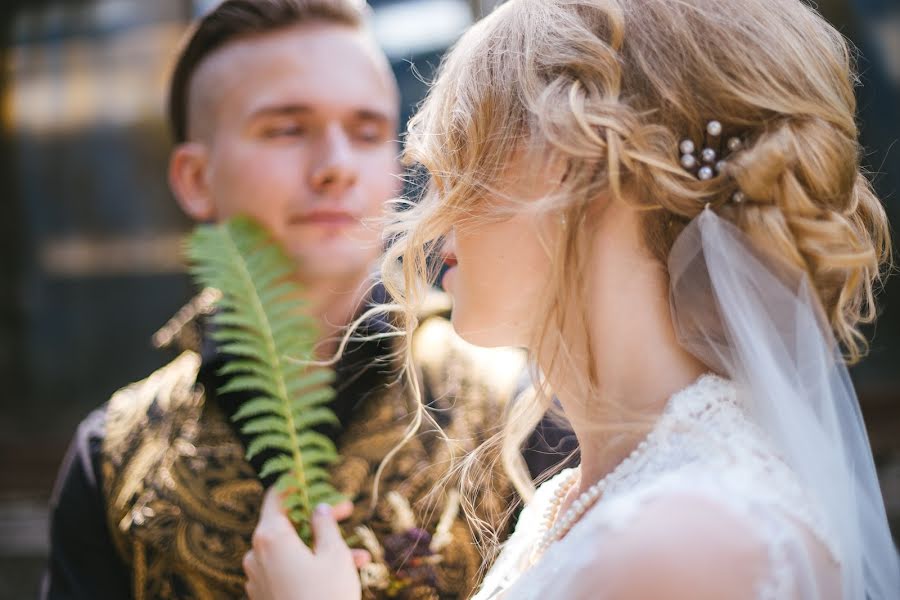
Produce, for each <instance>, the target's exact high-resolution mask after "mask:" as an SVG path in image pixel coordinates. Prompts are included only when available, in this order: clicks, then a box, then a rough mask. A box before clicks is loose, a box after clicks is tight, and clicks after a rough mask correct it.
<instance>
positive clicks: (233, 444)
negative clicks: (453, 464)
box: [102, 317, 524, 600]
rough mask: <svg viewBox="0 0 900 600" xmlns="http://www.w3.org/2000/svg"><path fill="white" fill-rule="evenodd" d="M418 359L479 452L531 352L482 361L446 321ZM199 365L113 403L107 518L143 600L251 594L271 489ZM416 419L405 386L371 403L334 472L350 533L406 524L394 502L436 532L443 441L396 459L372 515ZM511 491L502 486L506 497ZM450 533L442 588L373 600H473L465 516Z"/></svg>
mask: <svg viewBox="0 0 900 600" xmlns="http://www.w3.org/2000/svg"><path fill="white" fill-rule="evenodd" d="M413 352H414V360H415V362H416V365H417V367H418V368H419V369H420V371H421V372H422V374H423V380H424V381H425V382H426V385H427V386H428V392H429V394H428V395H429V397H430V398H431V399H432V401H433V403H434V405H435V406H436V407H438V408H450V407H455V408H454V409H453V410H450V411H446V412H445V414H446V415H447V416H448V418H449V424H447V425H446V427H445V430H446V431H447V433H448V435H449V436H450V437H451V438H453V439H455V440H466V442H465V443H464V445H465V446H471V445H474V444H475V443H477V442H478V441H480V439H481V438H482V437H483V435H484V432H485V431H488V430H492V429H494V428H495V427H496V426H497V425H498V424H499V423H500V418H501V417H500V415H501V413H502V408H503V407H502V405H503V403H504V402H505V401H506V400H508V399H509V397H510V396H511V395H512V393H513V391H514V388H515V384H516V381H517V377H518V375H519V373H520V372H521V369H522V367H523V366H524V360H523V358H522V356H521V355H519V354H518V353H515V352H508V351H507V352H504V351H499V352H498V351H482V350H476V349H474V348H472V347H471V346H469V345H468V344H465V342H462V340H459V338H458V337H456V336H455V334H454V333H453V332H452V328H451V327H450V324H449V322H447V321H446V320H445V319H442V318H439V317H432V318H430V319H428V320H426V321H425V322H424V323H423V325H422V326H421V327H420V328H419V330H418V331H417V332H416V335H415V337H414V348H413ZM199 367H200V357H199V355H197V354H196V353H195V352H192V351H186V352H184V353H183V354H182V355H181V356H179V357H178V358H177V359H176V360H174V361H173V362H172V363H170V364H169V365H167V366H165V367H163V368H162V369H161V370H160V371H157V372H156V373H154V374H153V375H151V376H150V377H149V378H148V379H146V380H144V381H141V382H138V383H136V384H133V385H131V386H129V387H127V388H124V389H123V390H120V391H119V392H117V393H116V394H115V395H114V396H113V397H112V399H111V400H110V402H109V404H108V408H107V432H106V437H105V440H104V449H103V450H104V451H103V456H102V468H103V483H104V494H105V497H106V502H107V517H108V521H109V527H110V530H111V531H112V533H113V538H114V541H115V543H116V546H117V548H118V550H119V552H120V554H121V555H122V556H123V558H124V559H125V561H126V563H127V564H129V565H130V566H131V569H132V581H133V585H134V595H135V598H137V599H138V600H142V599H164V600H165V599H176V598H178V599H181V598H240V597H243V596H244V581H245V579H244V574H243V570H242V567H241V560H242V558H243V555H244V553H245V552H246V551H247V550H248V549H249V547H250V546H249V545H250V537H251V534H252V532H253V529H254V527H255V526H256V522H257V520H258V517H259V505H260V501H261V499H262V492H263V490H262V486H261V484H260V483H259V480H258V478H257V476H256V473H255V472H254V470H253V468H252V467H251V466H250V464H249V463H248V462H247V461H246V460H245V459H244V456H243V454H244V449H243V447H242V445H241V443H240V441H239V439H238V438H237V436H236V435H235V433H234V431H233V429H232V428H231V426H230V425H229V423H228V422H227V421H226V417H225V416H224V415H223V414H222V413H221V411H220V410H219V409H218V407H217V406H216V405H215V404H214V403H208V404H207V403H205V402H204V394H203V390H202V388H201V386H199V385H197V383H196V378H197V373H198V370H199ZM411 411H412V408H411V402H410V400H409V397H408V394H406V393H405V392H404V388H403V386H402V384H400V383H394V384H392V385H390V386H386V387H385V388H384V389H383V390H381V391H380V393H375V394H372V395H371V396H370V397H369V399H368V400H366V402H365V404H364V405H363V406H362V407H360V409H359V410H358V413H357V414H355V415H354V416H353V419H352V421H351V422H350V423H349V424H348V425H347V427H346V429H345V430H344V431H343V432H342V434H341V435H340V436H339V438H338V440H337V447H338V451H339V452H340V454H341V457H342V458H341V461H340V463H338V464H337V465H335V466H334V468H333V470H332V475H333V481H334V483H335V485H336V486H337V487H338V489H340V490H341V491H342V492H343V493H344V494H346V495H347V496H348V497H350V498H351V499H353V501H354V503H355V512H354V515H353V516H352V517H351V518H350V519H349V520H348V522H346V523H344V524H342V525H343V526H344V528H345V533H347V534H348V535H349V534H351V533H352V532H353V531H354V530H355V527H356V526H357V525H365V526H366V527H368V528H369V529H371V530H372V531H374V532H375V534H376V537H378V538H379V539H382V538H383V536H386V535H388V534H390V533H392V523H395V522H396V517H397V515H395V514H394V508H392V505H391V504H390V502H388V501H386V496H387V495H388V493H389V492H397V493H399V494H400V495H401V496H402V497H403V498H404V499H406V501H407V502H408V503H409V505H410V506H412V507H413V508H414V512H415V513H416V521H417V522H416V526H417V527H420V528H422V529H424V530H426V531H429V532H432V533H433V532H434V530H435V527H436V525H437V522H438V519H439V517H440V515H441V513H442V510H443V507H441V506H437V507H435V506H425V505H424V503H423V502H422V500H423V498H424V497H425V496H426V494H427V493H428V492H430V491H431V489H432V488H433V486H434V483H435V482H436V481H437V479H438V478H439V477H440V476H441V475H442V474H443V470H442V469H444V468H446V465H447V464H448V460H449V458H450V448H449V447H448V446H447V444H446V443H445V442H444V441H443V440H442V439H440V437H439V436H438V435H436V434H434V433H430V434H429V433H420V434H419V435H417V436H415V437H414V438H413V439H412V440H411V441H410V442H409V443H408V444H406V445H405V446H404V447H403V449H402V450H401V451H400V452H399V453H398V454H397V455H396V456H395V458H394V459H393V460H392V461H391V462H390V463H389V464H388V466H387V468H386V469H385V471H384V474H383V476H382V479H381V482H380V493H379V501H378V504H377V506H375V507H374V508H373V507H372V506H370V504H371V500H372V498H371V492H372V487H373V478H374V475H375V472H376V469H377V468H378V466H379V464H380V463H381V461H382V459H383V458H384V456H385V455H386V454H387V453H388V452H389V451H390V450H391V449H392V448H394V447H395V445H396V444H397V443H398V442H399V441H400V439H401V438H402V437H403V434H404V432H405V431H406V428H407V427H408V425H409V423H410V418H411ZM504 486H505V484H501V485H499V486H498V489H506V490H508V486H506V487H504ZM495 501H496V502H498V503H502V502H506V501H508V499H507V498H497V499H496V500H495ZM450 533H451V536H452V541H451V542H450V543H449V544H448V545H447V546H445V547H444V548H443V549H442V550H441V552H440V554H441V557H440V561H439V562H438V563H437V564H436V565H435V566H434V571H435V574H436V577H435V579H436V582H437V583H436V585H434V586H431V585H413V586H410V587H407V588H405V589H403V590H401V591H400V592H398V593H397V594H396V595H388V593H387V592H376V591H374V590H366V592H365V597H366V598H368V599H375V598H381V597H393V598H401V599H410V600H413V599H414V600H420V599H446V598H465V597H467V596H468V595H469V594H470V593H471V591H472V590H473V588H474V585H475V584H476V583H477V577H478V574H479V570H480V568H481V565H482V559H481V557H480V555H479V554H478V552H477V550H476V548H475V546H474V545H473V544H472V541H471V536H470V533H469V530H468V527H467V525H466V524H465V523H464V521H463V518H462V516H458V517H457V519H456V522H455V523H453V524H452V526H451V527H450ZM392 593H393V592H392Z"/></svg>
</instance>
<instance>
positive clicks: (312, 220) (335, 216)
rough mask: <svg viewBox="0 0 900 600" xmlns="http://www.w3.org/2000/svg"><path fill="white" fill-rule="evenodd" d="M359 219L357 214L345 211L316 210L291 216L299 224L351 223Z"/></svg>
mask: <svg viewBox="0 0 900 600" xmlns="http://www.w3.org/2000/svg"><path fill="white" fill-rule="evenodd" d="M357 221H359V219H357V218H356V217H355V216H353V215H352V214H350V213H348V212H343V211H326V210H323V211H316V212H311V213H306V214H303V215H297V216H295V217H293V218H291V223H292V224H297V225H351V224H353V223H356V222H357Z"/></svg>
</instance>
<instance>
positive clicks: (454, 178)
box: [385, 0, 890, 510]
mask: <svg viewBox="0 0 900 600" xmlns="http://www.w3.org/2000/svg"><path fill="white" fill-rule="evenodd" d="M851 63H852V59H851V53H850V50H849V49H848V45H847V43H846V41H845V40H844V39H843V38H842V37H841V35H840V34H839V33H838V32H837V31H835V29H833V28H832V27H831V26H830V25H828V24H827V23H826V22H825V21H824V20H823V19H822V18H821V17H820V16H819V15H818V14H817V13H816V12H815V11H814V10H813V9H811V8H810V7H808V6H807V5H805V4H803V3H802V2H801V1H800V0H511V1H510V2H507V3H506V4H504V5H502V6H500V7H499V8H498V9H497V10H496V11H495V12H494V13H493V14H491V15H490V16H489V17H487V18H486V19H484V20H483V21H481V22H480V23H478V24H477V25H476V26H474V27H473V28H472V29H471V30H470V31H468V32H467V33H466V34H465V35H464V36H463V38H462V39H461V40H460V41H459V42H458V44H457V45H456V47H455V48H454V49H453V50H452V51H451V52H450V53H449V55H448V56H447V58H446V59H445V61H444V63H443V64H442V66H441V70H440V74H439V76H438V79H437V81H436V82H435V83H434V85H433V87H432V89H431V91H430V93H429V95H428V97H427V99H426V100H425V102H424V104H423V105H422V107H421V109H420V110H419V112H418V114H416V116H415V117H414V118H413V119H412V121H411V123H410V133H409V138H408V141H407V145H406V151H405V159H406V161H407V162H408V163H409V164H413V165H420V166H421V167H423V168H424V169H425V170H427V172H428V174H429V175H430V180H429V183H428V184H427V187H426V189H425V193H424V194H423V195H422V198H421V199H420V200H419V201H418V202H416V203H412V202H410V203H407V206H404V207H403V209H402V210H400V211H398V212H397V214H396V221H395V223H394V224H393V225H392V227H391V228H390V230H389V232H390V235H391V236H392V239H393V245H392V246H391V247H390V249H389V251H388V254H387V256H386V259H385V283H386V285H387V287H388V290H389V292H390V294H391V295H392V296H393V298H394V299H395V300H396V301H397V302H398V303H400V304H401V305H405V306H406V307H407V309H408V310H407V311H406V315H407V322H406V330H407V331H408V332H411V331H412V330H413V329H414V327H415V325H416V324H415V312H414V308H415V305H416V303H417V302H419V301H420V300H421V298H422V297H423V293H424V291H425V290H426V289H427V287H428V286H429V285H431V283H433V282H434V279H435V276H436V268H435V265H434V262H435V261H433V260H432V258H431V257H432V254H433V252H434V251H435V250H436V249H437V247H438V246H439V245H440V243H441V241H442V239H443V238H444V236H446V235H447V234H448V233H449V232H450V231H451V230H452V229H453V228H454V227H459V226H461V225H463V224H465V223H467V222H479V221H480V220H483V219H489V218H502V217H503V214H502V212H501V211H500V209H498V208H497V206H496V204H495V203H491V202H490V201H489V200H487V199H489V198H491V197H494V196H496V195H497V194H498V193H500V192H499V184H500V182H501V180H502V178H503V177H504V175H505V174H506V171H507V166H508V164H509V162H510V160H511V157H514V156H515V157H516V160H517V161H519V160H522V161H525V163H524V164H526V165H527V164H533V165H534V166H535V168H534V169H525V170H529V171H530V172H546V170H545V169H542V168H541V167H546V166H551V167H552V169H556V170H557V171H558V172H560V173H562V174H563V176H562V177H560V178H559V180H560V182H559V186H558V190H557V191H556V193H553V194H551V195H550V196H548V197H546V198H543V199H541V200H539V201H536V202H533V203H531V208H532V209H534V210H538V211H545V210H546V211H555V212H558V213H561V215H562V216H563V217H564V219H565V222H566V223H568V226H567V227H565V228H564V231H565V233H564V234H563V235H562V236H560V239H559V240H558V242H556V243H555V245H554V247H550V248H548V252H550V254H551V260H552V261H553V264H554V265H555V266H556V268H555V269H554V271H555V273H554V277H555V281H553V282H551V284H550V285H548V286H547V287H548V297H547V298H545V299H544V304H543V309H542V310H541V311H539V313H538V314H537V315H536V321H537V328H536V330H537V331H536V336H538V338H537V339H538V341H539V342H540V343H541V344H542V345H544V347H546V345H549V347H551V348H553V349H554V356H555V357H556V359H557V360H567V359H568V357H569V356H571V355H572V354H573V353H575V352H577V351H579V350H581V351H589V348H590V345H589V344H587V345H586V346H585V347H584V348H579V349H574V348H569V347H567V345H566V343H564V339H565V338H564V336H563V332H565V331H566V330H567V329H568V328H569V327H571V326H572V324H574V323H584V322H586V321H587V320H588V309H589V307H588V306H587V305H586V303H585V301H584V299H585V290H584V289H582V288H581V287H580V286H579V282H584V281H586V280H587V278H586V277H585V276H584V275H583V271H584V269H585V268H586V266H587V265H588V264H589V262H588V256H587V249H588V248H589V247H590V240H591V238H592V236H593V235H594V232H595V229H596V227H595V223H596V214H597V211H596V210H595V209H596V205H597V204H598V203H602V202H603V201H604V200H605V199H609V198H614V199H616V200H620V201H623V202H627V203H629V204H630V205H632V206H635V207H637V208H639V209H640V210H642V211H643V216H642V219H643V233H644V240H645V243H646V246H647V250H648V251H649V252H650V253H651V254H652V255H653V256H654V257H656V258H657V259H658V260H659V261H660V263H661V265H663V266H664V265H665V262H666V257H667V256H668V254H669V251H670V249H671V247H672V244H673V242H674V240H675V238H676V237H677V236H678V234H679V233H680V232H681V231H682V229H683V228H684V227H685V225H686V224H687V223H688V222H689V221H690V220H691V219H692V218H693V217H695V216H697V215H698V214H699V213H700V211H701V210H702V209H703V207H704V206H705V205H706V204H707V203H709V204H710V205H711V206H712V207H713V209H714V210H715V211H716V212H717V213H718V214H719V215H720V216H722V217H725V218H726V219H728V220H729V221H731V222H733V223H734V224H736V225H737V226H738V227H739V228H740V229H742V230H743V231H744V232H745V233H746V234H747V235H748V236H749V238H750V239H751V240H752V242H753V243H754V244H755V245H756V246H757V247H758V248H759V249H761V250H762V251H764V252H766V253H768V254H769V255H771V256H773V257H774V258H775V260H780V261H784V262H785V263H789V264H790V265H793V266H795V267H798V268H801V269H803V270H804V271H806V273H808V275H809V278H810V280H811V282H812V284H813V286H814V288H815V289H816V291H817V292H818V296H819V298H820V300H821V303H822V306H823V307H824V309H825V311H826V313H827V315H828V317H829V320H830V323H831V326H832V328H833V330H834V333H835V335H836V337H837V339H838V340H839V341H840V343H841V344H842V345H843V347H844V349H845V352H846V356H847V359H848V360H849V361H851V362H852V361H856V360H858V359H859V358H860V357H861V356H862V355H863V354H864V352H865V349H866V341H865V338H864V337H863V335H862V334H861V332H860V330H859V324H860V323H865V322H869V321H872V320H873V319H874V317H875V304H874V298H873V288H874V285H875V283H876V282H877V281H878V278H879V273H880V269H881V267H882V265H883V264H884V263H885V262H886V261H887V259H888V258H889V253H890V249H889V235H888V223H887V220H886V216H885V213H884V210H883V208H882V206H881V204H880V202H879V200H878V199H877V198H876V196H875V195H874V193H873V191H872V188H871V186H870V184H869V182H868V180H867V178H866V177H865V176H864V174H863V173H862V172H861V169H860V157H861V149H860V146H859V144H858V141H857V126H856V123H855V120H854V115H855V98H854V84H855V78H854V75H853V68H852V64H851ZM712 119H716V120H718V121H720V122H721V123H722V124H723V126H724V130H725V132H726V135H740V136H743V137H744V139H745V140H746V142H745V144H744V148H743V149H742V150H741V151H739V152H737V153H736V154H734V155H733V156H732V157H731V159H730V160H729V161H728V164H727V167H726V168H725V170H724V173H723V175H722V176H720V177H716V178H714V179H712V180H709V181H699V180H698V179H697V178H696V177H694V176H693V175H691V174H690V173H688V172H686V171H685V170H684V169H683V168H682V166H681V165H680V164H679V152H678V145H679V142H680V141H681V140H682V139H685V138H693V139H695V140H696V139H703V130H704V127H705V125H706V123H707V122H709V121H710V120H712ZM554 172H555V171H554ZM737 190H741V191H742V192H743V193H744V194H745V195H746V198H747V200H746V201H744V202H743V203H740V204H737V203H734V202H730V201H729V199H730V198H731V196H732V194H733V193H734V192H735V191H737ZM398 267H399V268H398ZM573 309H574V310H573ZM584 379H585V380H584V381H583V382H581V383H582V389H584V390H586V391H590V390H593V389H596V384H597V382H596V381H592V374H591V373H584ZM534 397H535V398H536V399H537V401H533V402H526V403H523V402H519V403H517V404H516V405H514V406H513V407H512V408H511V410H510V420H509V422H508V423H507V425H506V427H505V430H504V432H503V434H502V435H499V436H497V438H496V439H495V440H494V442H495V443H496V444H500V443H502V444H503V446H504V450H503V452H502V455H503V456H504V463H505V465H506V466H507V468H508V469H511V470H512V472H511V473H510V475H511V476H512V480H513V481H514V483H515V484H516V485H517V487H518V488H519V489H520V491H521V492H522V493H523V494H525V495H526V496H527V495H528V494H529V493H530V491H531V489H532V488H531V487H530V486H531V480H530V477H528V476H527V474H526V472H525V471H524V466H523V463H522V461H521V459H520V458H519V449H520V446H521V444H522V442H523V440H524V439H525V437H526V436H527V434H528V432H530V431H531V430H532V428H533V427H534V425H535V424H536V422H537V421H538V420H539V419H540V418H541V416H542V415H543V414H544V413H545V411H546V410H547V408H548V407H549V406H550V405H551V403H550V401H549V398H550V397H551V395H550V390H547V389H544V387H543V385H539V386H538V393H537V394H535V395H534ZM462 468H463V470H464V476H463V478H462V479H463V481H464V482H465V481H466V480H469V479H471V478H472V477H473V475H472V473H471V470H472V469H474V462H473V461H468V462H467V463H465V464H464V466H463V467H462ZM462 497H463V498H466V497H468V495H467V494H465V493H464V494H462ZM467 508H468V509H470V510H471V509H473V508H475V507H467Z"/></svg>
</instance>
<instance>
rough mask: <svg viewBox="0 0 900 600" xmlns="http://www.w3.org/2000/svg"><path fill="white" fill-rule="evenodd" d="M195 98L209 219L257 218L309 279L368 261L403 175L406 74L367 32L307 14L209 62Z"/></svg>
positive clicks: (350, 272)
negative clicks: (397, 73)
mask: <svg viewBox="0 0 900 600" xmlns="http://www.w3.org/2000/svg"><path fill="white" fill-rule="evenodd" d="M191 99H192V101H191V109H190V117H189V118H190V123H191V138H192V139H194V140H198V141H199V145H200V146H202V147H203V152H204V169H203V175H202V177H203V182H202V183H203V186H205V190H206V193H207V194H208V199H209V202H210V208H211V211H212V212H211V213H210V214H209V215H208V216H209V218H212V219H216V220H220V219H227V218H229V217H232V216H235V215H249V216H251V217H254V218H255V219H256V220H258V221H260V222H261V223H262V224H263V225H264V226H265V227H266V228H267V229H268V230H269V231H270V232H271V233H272V234H273V235H274V236H275V237H276V238H277V239H278V240H279V241H280V242H281V243H283V244H284V246H285V248H286V249H287V251H288V253H289V254H290V255H291V256H292V257H293V258H294V259H295V260H296V261H297V264H298V267H299V273H300V276H301V278H304V279H317V278H334V277H354V276H356V275H358V274H360V273H362V272H364V271H366V270H368V268H369V267H370V266H371V265H372V263H373V261H374V260H375V259H376V258H377V257H378V255H379V254H380V252H381V249H382V242H381V234H382V230H381V226H380V225H379V224H378V223H377V221H378V218H379V217H380V216H381V215H382V214H383V210H384V204H385V202H386V201H387V200H388V199H390V198H391V197H392V196H394V195H395V194H397V193H398V192H399V188H400V184H399V178H398V170H399V165H398V162H397V151H398V148H397V142H396V137H397V133H396V131H397V114H398V98H397V92H396V85H395V83H394V80H393V78H392V75H391V74H390V71H389V68H388V66H387V62H386V60H385V59H384V57H383V55H381V54H380V51H379V50H378V49H377V48H376V47H375V46H374V44H373V42H371V40H370V39H369V38H368V37H367V36H366V34H365V33H363V32H360V31H355V30H354V29H352V28H350V27H343V26H339V25H329V24H305V25H301V26H297V27H292V28H287V29H284V30H282V31H278V32H273V33H267V34H262V35H259V36H254V37H251V38H247V39H244V40H238V41H236V42H233V43H231V44H229V45H227V46H226V47H224V48H223V49H221V50H219V51H217V52H216V53H214V54H213V55H212V56H210V57H209V58H208V59H207V60H206V61H204V62H203V63H201V65H200V67H199V69H198V70H197V72H196V73H195V76H194V79H193V81H192V85H191ZM182 204H184V202H183V201H182ZM189 212H190V211H189ZM194 216H197V215H194Z"/></svg>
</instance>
